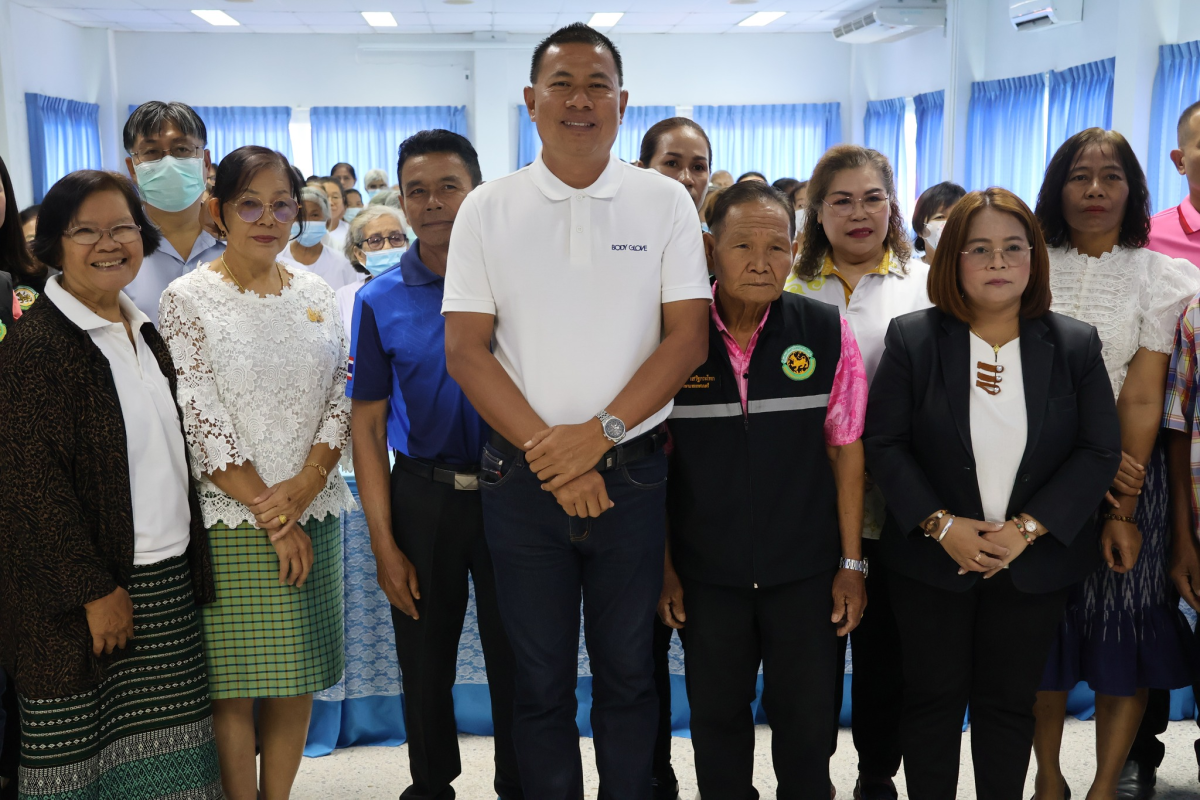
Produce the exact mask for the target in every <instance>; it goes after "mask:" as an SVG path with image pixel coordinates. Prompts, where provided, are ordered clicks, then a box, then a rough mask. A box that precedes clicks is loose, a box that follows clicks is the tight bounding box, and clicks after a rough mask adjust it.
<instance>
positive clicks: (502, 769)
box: [392, 464, 524, 800]
mask: <svg viewBox="0 0 1200 800" xmlns="http://www.w3.org/2000/svg"><path fill="white" fill-rule="evenodd" d="M392 535H393V537H394V538H395V540H396V544H397V545H398V546H399V547H400V549H401V550H402V551H403V552H404V554H405V555H406V556H407V557H408V559H409V561H411V562H412V563H413V566H414V567H415V568H416V571H417V580H418V582H419V584H420V591H421V599H420V600H417V601H416V606H417V613H418V614H419V616H420V619H415V620H414V619H412V618H411V617H409V616H408V615H406V614H404V613H403V612H401V611H399V610H397V609H396V608H392V625H393V626H394V627H395V629H396V654H397V656H398V657H399V660H400V671H401V677H402V678H403V683H404V723H405V725H406V727H407V728H408V761H409V770H410V772H411V773H412V785H411V786H409V787H408V788H407V789H406V790H405V791H404V793H403V794H402V795H400V797H401V798H402V800H449V799H450V798H453V797H454V789H453V788H452V787H451V786H450V782H451V781H453V780H454V779H455V778H457V777H458V776H459V774H460V773H461V772H462V765H461V763H460V762H459V753H458V730H457V727H456V725H455V720H454V699H453V697H452V695H451V690H452V689H453V687H454V679H455V675H456V673H457V670H458V640H459V638H460V636H461V635H462V627H463V619H464V617H465V615H466V611H467V601H468V593H469V587H468V583H467V574H468V573H470V576H471V580H472V581H473V582H474V584H475V606H476V609H477V611H478V614H479V638H480V640H481V642H482V644H483V658H484V663H485V665H486V667H487V676H488V689H489V691H490V693H491V701H492V722H493V725H494V726H495V748H496V755H495V760H496V777H495V789H496V793H497V794H499V795H500V797H501V798H503V800H517V799H518V798H522V797H524V795H523V794H522V793H521V782H520V774H519V771H518V768H517V756H516V751H515V749H514V747H513V738H512V724H513V722H512V717H513V686H514V678H513V671H514V668H513V655H512V650H511V648H510V647H509V645H508V640H507V639H506V638H505V635H504V627H503V625H502V624H501V622H500V612H499V609H498V608H497V604H496V581H495V576H494V574H493V570H492V559H491V557H490V555H489V554H488V548H487V541H486V540H485V538H484V535H483V510H482V504H481V502H480V497H479V492H465V491H456V490H455V489H454V487H452V486H449V485H447V484H443V483H435V482H434V481H431V480H428V479H427V478H423V477H419V476H417V475H412V474H410V473H408V472H406V471H404V469H403V468H402V467H401V466H400V465H399V464H397V465H396V467H395V468H394V469H393V470H392Z"/></svg>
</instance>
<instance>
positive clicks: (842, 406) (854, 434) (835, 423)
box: [709, 283, 867, 447]
mask: <svg viewBox="0 0 1200 800" xmlns="http://www.w3.org/2000/svg"><path fill="white" fill-rule="evenodd" d="M716 295H717V285H716V284H715V283H714V284H713V298H714V300H715V298H716ZM709 309H710V311H709V313H711V314H712V318H713V322H714V323H715V324H716V326H717V330H719V331H720V332H721V338H722V340H723V341H724V342H725V351H726V352H727V353H729V364H730V366H731V367H733V377H734V379H735V380H736V381H737V387H738V395H739V396H740V397H741V399H742V413H743V414H745V413H746V408H747V395H748V393H749V391H750V358H751V357H752V356H753V355H754V348H755V347H756V346H757V345H758V337H759V334H761V333H762V329H763V325H765V324H766V323H767V317H769V316H770V315H771V309H770V307H769V306H768V307H767V313H765V314H763V318H762V319H761V320H759V323H758V329H757V330H755V331H754V335H753V336H751V337H750V341H749V342H748V343H747V344H746V349H745V351H743V350H742V348H741V347H739V346H738V343H737V340H736V339H734V338H733V335H732V334H731V333H730V332H729V329H728V328H726V327H725V322H724V321H723V320H722V319H721V315H720V314H719V313H717V304H716V302H714V303H713V304H712V305H711V306H709ZM841 325H842V352H841V357H840V358H839V359H838V366H837V372H835V373H834V375H833V390H832V391H831V392H830V393H829V406H828V407H827V408H826V410H825V444H826V445H828V446H830V447H841V446H842V445H847V444H850V443H852V442H854V441H856V440H858V439H861V438H862V434H863V426H864V425H865V424H866V417H867V369H866V367H865V366H864V365H863V360H862V354H861V353H860V352H859V351H858V342H857V341H856V340H855V339H854V332H853V331H851V330H850V325H849V323H847V322H846V318H845V317H842V318H841Z"/></svg>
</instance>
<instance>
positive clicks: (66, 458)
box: [0, 170, 221, 800]
mask: <svg viewBox="0 0 1200 800" xmlns="http://www.w3.org/2000/svg"><path fill="white" fill-rule="evenodd" d="M158 243H159V233H158V229H157V228H155V227H154V225H153V224H152V223H151V222H150V221H149V220H148V219H147V218H146V216H145V212H144V211H143V209H142V203H141V200H140V199H139V198H138V195H137V191H136V190H135V189H134V188H133V186H132V184H130V183H129V181H128V180H126V179H125V178H123V177H119V176H117V175H114V174H112V173H107V172H96V171H91V170H86V171H80V172H74V173H71V174H70V175H68V176H67V177H65V178H63V179H62V180H61V181H59V182H58V183H57V184H55V185H54V187H53V188H51V189H50V191H49V192H48V193H47V194H46V199H45V201H44V204H43V205H42V208H41V214H40V216H39V218H38V227H37V235H36V237H35V239H34V243H33V251H34V254H35V256H36V257H37V258H38V259H39V260H40V261H41V262H42V263H45V264H50V265H53V266H55V267H57V268H60V269H61V270H62V275H61V276H55V277H54V278H51V279H50V280H49V281H48V282H47V283H46V291H45V299H43V300H42V301H41V302H39V303H36V304H34V305H33V307H31V308H30V309H29V311H28V312H27V313H26V314H25V316H24V317H23V318H22V319H21V321H20V323H19V324H18V325H14V326H13V330H12V332H11V333H10V335H9V337H8V340H7V341H6V342H5V343H4V346H3V347H0V408H3V409H4V414H5V423H6V424H5V425H4V426H2V427H0V452H2V453H4V456H5V457H4V459H3V460H0V486H3V487H4V490H3V492H0V520H3V524H0V552H3V554H4V557H3V559H0V621H2V622H0V661H2V662H3V665H4V668H5V669H6V670H7V671H8V672H9V674H10V675H12V676H13V677H14V678H15V679H16V686H17V692H18V695H19V697H20V704H21V777H20V786H19V788H18V791H19V792H20V795H21V796H22V797H28V796H43V795H46V796H49V795H53V796H54V797H56V798H67V799H68V800H85V799H86V798H96V797H142V798H164V797H168V796H169V797H171V798H188V799H189V800H201V799H202V798H203V799H207V798H217V797H220V796H221V785H220V776H219V772H218V768H217V753H216V747H215V745H214V741H213V725H212V722H213V720H212V712H211V710H210V706H209V698H208V676H207V670H206V666H205V657H204V651H203V648H202V646H201V642H200V620H199V616H198V614H197V612H196V603H197V601H201V602H203V601H209V600H211V599H212V598H213V581H212V571H211V565H210V563H209V557H208V544H207V541H206V536H205V531H204V527H203V525H202V524H201V517H200V511H199V507H198V505H197V501H196V493H195V491H194V490H193V488H192V486H191V483H190V481H189V479H188V471H187V453H186V450H185V448H184V435H183V429H182V426H181V423H180V414H179V409H178V408H177V407H176V405H175V402H174V400H173V395H174V389H175V368H174V366H173V365H172V362H171V357H170V355H169V354H168V352H167V347H166V345H165V344H164V343H163V340H162V339H161V338H160V337H159V335H158V333H157V332H156V331H155V329H154V325H153V324H152V323H151V322H150V320H149V319H147V318H146V316H145V315H144V314H143V313H142V312H141V311H139V310H138V308H137V306H135V305H134V304H133V301H131V300H130V299H129V298H128V297H127V296H126V295H125V294H124V293H123V292H122V289H124V288H125V287H126V286H127V285H128V284H129V282H130V281H131V280H133V278H134V277H135V276H136V275H137V273H138V270H139V269H140V268H141V265H142V259H143V258H144V257H145V256H146V255H149V254H150V253H153V252H154V250H155V249H156V248H157V247H158Z"/></svg>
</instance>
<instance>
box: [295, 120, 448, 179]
mask: <svg viewBox="0 0 1200 800" xmlns="http://www.w3.org/2000/svg"><path fill="white" fill-rule="evenodd" d="M308 118H309V122H310V124H311V125H312V155H313V169H314V170H315V171H316V173H317V174H318V175H328V174H329V173H330V170H332V169H333V165H334V164H336V163H338V162H339V161H345V162H346V163H348V164H352V165H354V169H355V171H356V172H357V173H358V174H359V175H364V174H366V172H367V170H370V169H382V170H383V171H384V172H386V173H387V174H388V175H390V176H392V178H393V179H394V178H395V173H396V157H397V154H398V153H399V151H400V143H401V142H403V141H404V140H405V139H407V138H408V137H409V136H412V135H413V134H414V133H417V132H418V131H424V130H430V129H432V128H445V129H446V130H448V131H453V132H454V133H458V134H462V135H463V136H466V135H467V107H466V106H314V107H313V108H312V110H311V111H310V112H309V116H308Z"/></svg>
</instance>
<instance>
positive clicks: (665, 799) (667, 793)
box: [650, 778, 679, 800]
mask: <svg viewBox="0 0 1200 800" xmlns="http://www.w3.org/2000/svg"><path fill="white" fill-rule="evenodd" d="M650 787H651V789H653V791H654V800H679V781H669V782H667V781H664V782H662V783H659V781H658V778H651V779H650Z"/></svg>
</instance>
